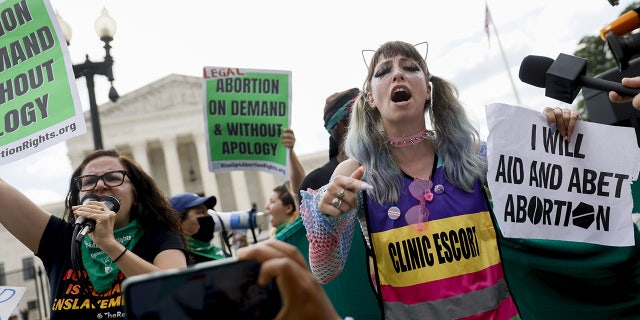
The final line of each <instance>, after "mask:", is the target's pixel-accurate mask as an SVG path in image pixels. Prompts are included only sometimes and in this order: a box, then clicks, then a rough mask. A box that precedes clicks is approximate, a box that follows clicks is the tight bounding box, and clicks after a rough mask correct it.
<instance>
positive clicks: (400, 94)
mask: <svg viewBox="0 0 640 320" xmlns="http://www.w3.org/2000/svg"><path fill="white" fill-rule="evenodd" d="M409 99H411V93H410V92H409V91H406V90H405V89H398V90H396V91H395V92H393V95H391V101H393V102H404V101H407V100H409Z"/></svg>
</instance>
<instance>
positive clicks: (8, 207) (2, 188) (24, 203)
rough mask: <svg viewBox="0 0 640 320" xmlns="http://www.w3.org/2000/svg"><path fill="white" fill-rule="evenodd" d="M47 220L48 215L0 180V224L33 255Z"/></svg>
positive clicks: (49, 215) (49, 216)
mask: <svg viewBox="0 0 640 320" xmlns="http://www.w3.org/2000/svg"><path fill="white" fill-rule="evenodd" d="M49 218H51V214H50V213H48V212H46V211H45V210H44V209H42V208H40V207H39V206H38V205H36V204H35V203H34V202H33V201H31V200H30V199H29V198H27V196H25V195H24V194H22V192H20V191H18V190H17V189H16V188H14V187H13V186H11V185H9V184H8V183H7V182H6V181H4V180H2V179H0V224H2V225H3V226H4V227H5V228H7V230H8V231H9V232H11V234H12V235H13V236H14V237H16V238H17V239H18V240H19V241H20V242H22V243H23V244H24V245H25V246H27V248H29V250H31V251H32V252H33V253H37V251H38V246H39V245H40V238H41V237H42V233H43V232H44V229H45V227H46V226H47V223H48V221H49Z"/></svg>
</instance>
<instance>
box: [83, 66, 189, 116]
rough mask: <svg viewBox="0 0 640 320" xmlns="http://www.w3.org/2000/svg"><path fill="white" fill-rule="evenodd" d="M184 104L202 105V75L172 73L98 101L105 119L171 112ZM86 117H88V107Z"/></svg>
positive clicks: (101, 114)
mask: <svg viewBox="0 0 640 320" xmlns="http://www.w3.org/2000/svg"><path fill="white" fill-rule="evenodd" d="M185 105H189V106H194V105H202V78H200V77H194V76H185V75H177V74H171V75H169V76H166V77H164V78H161V79H159V80H157V81H154V82H152V83H150V84H148V85H146V86H143V87H141V88H139V89H136V90H134V91H132V92H129V93H127V94H125V95H123V96H121V97H120V98H119V99H118V101H116V102H109V103H106V104H103V105H100V106H99V108H100V118H101V120H102V121H104V122H109V121H110V120H115V119H121V118H129V119H131V118H136V116H138V115H140V116H144V115H149V114H150V113H158V112H162V113H170V111H171V109H174V108H176V109H177V108H182V107H184V106H185ZM85 119H86V120H87V122H89V121H90V119H91V115H90V114H89V111H88V110H87V111H85Z"/></svg>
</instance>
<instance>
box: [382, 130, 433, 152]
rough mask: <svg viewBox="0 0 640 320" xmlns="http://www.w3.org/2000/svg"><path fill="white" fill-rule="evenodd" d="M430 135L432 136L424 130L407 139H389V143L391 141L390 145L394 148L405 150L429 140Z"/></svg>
mask: <svg viewBox="0 0 640 320" xmlns="http://www.w3.org/2000/svg"><path fill="white" fill-rule="evenodd" d="M430 135H431V134H430V133H428V132H427V129H426V128H424V129H422V130H420V131H419V132H418V133H416V134H413V135H410V136H406V137H400V138H397V137H387V141H389V145H390V146H391V147H393V148H403V147H408V146H413V145H415V144H417V143H418V142H420V141H422V140H424V139H426V138H428V137H429V136H430Z"/></svg>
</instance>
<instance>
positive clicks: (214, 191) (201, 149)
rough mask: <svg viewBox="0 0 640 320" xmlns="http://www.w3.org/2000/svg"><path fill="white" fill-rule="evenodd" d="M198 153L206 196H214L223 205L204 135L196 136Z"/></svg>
mask: <svg viewBox="0 0 640 320" xmlns="http://www.w3.org/2000/svg"><path fill="white" fill-rule="evenodd" d="M193 140H194V143H195V145H196V150H197V151H198V159H197V161H198V168H199V169H200V175H201V176H202V177H201V178H202V179H201V180H202V189H203V191H204V194H205V195H214V196H216V198H218V203H219V204H222V199H220V191H219V189H218V179H217V178H216V175H215V173H213V172H211V171H209V156H208V155H207V141H206V139H205V137H204V135H199V134H196V135H195V136H194V137H193ZM216 207H217V208H221V207H222V205H217V206H216Z"/></svg>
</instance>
